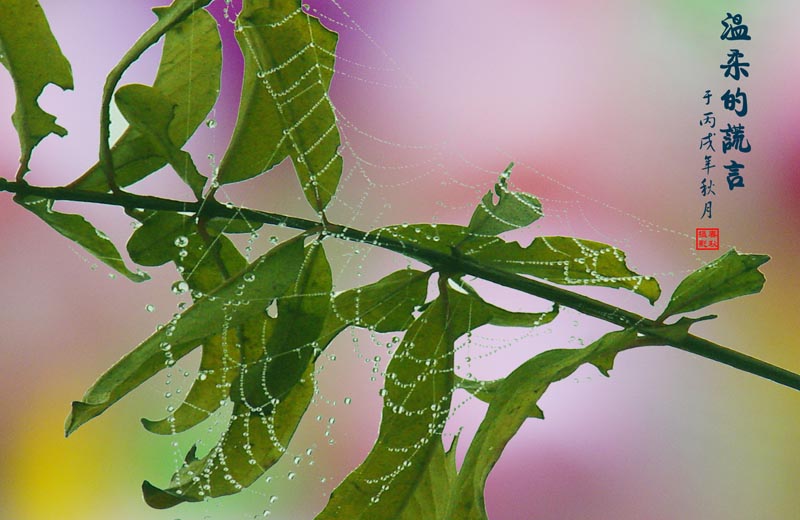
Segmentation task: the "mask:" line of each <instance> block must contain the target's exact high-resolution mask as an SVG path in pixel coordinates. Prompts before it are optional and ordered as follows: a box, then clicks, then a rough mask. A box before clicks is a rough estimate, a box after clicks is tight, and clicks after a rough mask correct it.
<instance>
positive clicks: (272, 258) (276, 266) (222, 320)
mask: <svg viewBox="0 0 800 520" xmlns="http://www.w3.org/2000/svg"><path fill="white" fill-rule="evenodd" d="M302 244H303V241H302V237H298V238H295V239H293V240H290V241H288V242H285V243H283V244H281V245H279V246H276V247H275V248H274V249H271V250H270V251H268V252H267V253H266V254H265V255H263V256H261V257H260V258H259V259H257V260H256V261H255V262H253V263H252V264H250V265H249V266H248V267H247V269H245V270H244V271H242V272H241V273H239V274H238V275H237V276H235V277H233V278H231V279H229V280H228V281H227V282H225V283H224V284H223V285H221V286H220V287H219V288H217V289H216V290H214V291H212V292H211V293H209V294H207V295H205V296H204V297H203V298H201V299H200V300H198V301H197V302H196V303H195V304H194V305H192V306H191V307H189V308H188V309H187V310H186V311H184V312H183V313H182V314H181V315H180V317H179V318H178V319H174V320H173V321H171V322H170V323H169V324H168V326H166V327H164V328H162V329H161V330H159V331H157V332H156V333H155V334H153V335H152V336H150V337H149V338H148V339H146V340H145V341H144V342H143V343H141V344H140V345H139V346H138V347H136V348H135V349H134V350H132V351H131V352H129V353H128V354H126V355H125V356H124V357H123V358H122V359H121V360H120V361H118V362H117V363H116V364H115V365H114V366H113V367H111V368H110V369H109V370H108V371H107V372H106V373H105V374H103V375H102V376H101V377H100V379H98V380H97V382H96V383H95V384H94V385H92V387H91V388H89V390H87V391H86V394H84V396H83V401H82V402H74V403H73V407H72V413H71V414H70V416H69V418H68V419H67V424H66V432H67V435H69V434H70V433H72V432H73V431H75V430H76V429H77V428H78V427H79V426H81V425H82V424H84V423H85V422H87V421H89V420H90V419H92V418H94V417H96V416H97V415H100V414H101V413H103V412H104V411H105V410H106V409H108V407H110V406H111V405H112V404H114V403H115V402H116V401H118V400H119V399H121V398H122V397H124V396H125V395H126V394H128V392H130V391H131V390H133V389H134V388H136V387H137V386H139V385H140V384H141V383H142V382H144V381H146V380H147V379H149V378H150V377H152V376H153V375H155V374H156V373H158V372H159V371H161V370H163V369H164V368H165V367H166V366H168V365H169V364H170V363H172V362H174V361H177V360H178V359H180V358H181V357H183V356H185V355H186V354H188V353H189V352H190V351H191V350H192V349H194V348H195V347H196V346H197V345H199V344H200V343H201V342H202V341H203V340H204V339H205V338H207V337H209V336H213V335H215V334H219V333H220V332H222V331H223V329H224V328H225V327H234V326H236V325H237V324H239V323H241V322H243V321H245V320H246V319H247V318H249V317H250V316H253V315H254V314H257V313H259V312H263V311H264V309H265V307H266V305H267V304H268V303H269V301H271V300H272V299H274V298H277V297H279V296H281V295H282V294H284V293H285V292H286V291H287V290H288V289H289V288H290V287H291V286H292V284H293V283H294V282H295V280H296V279H297V275H298V272H299V270H300V266H301V265H302V262H303V245H302Z"/></svg>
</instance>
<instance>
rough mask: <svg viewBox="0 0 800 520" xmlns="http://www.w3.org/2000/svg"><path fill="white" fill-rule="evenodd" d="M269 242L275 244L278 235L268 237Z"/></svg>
mask: <svg viewBox="0 0 800 520" xmlns="http://www.w3.org/2000/svg"><path fill="white" fill-rule="evenodd" d="M269 243H270V244H272V245H275V244H277V243H278V237H276V236H271V237H269Z"/></svg>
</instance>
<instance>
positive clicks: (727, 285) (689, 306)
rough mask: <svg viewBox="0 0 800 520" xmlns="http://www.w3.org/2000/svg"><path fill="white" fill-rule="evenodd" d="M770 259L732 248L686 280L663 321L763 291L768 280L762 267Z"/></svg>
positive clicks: (674, 295)
mask: <svg viewBox="0 0 800 520" xmlns="http://www.w3.org/2000/svg"><path fill="white" fill-rule="evenodd" d="M768 260H769V256H767V255H747V254H740V253H739V252H738V251H736V250H735V249H731V250H730V251H728V252H727V253H725V254H724V255H722V256H721V257H719V258H717V259H716V260H714V261H713V262H710V263H708V264H706V265H704V266H703V267H701V268H700V269H698V270H696V271H694V272H693V273H691V274H690V275H689V276H687V277H686V278H684V279H683V281H682V282H681V283H680V284H679V285H678V287H677V288H676V289H675V292H674V293H673V294H672V298H670V300H669V304H668V305H667V308H666V309H665V310H664V312H663V313H662V314H661V316H660V317H659V321H661V320H663V319H664V318H666V317H669V316H672V315H675V314H681V313H684V312H691V311H696V310H698V309H702V308H703V307H708V306H709V305H711V304H714V303H718V302H721V301H724V300H730V299H731V298H737V297H739V296H745V295H747V294H755V293H757V292H759V291H761V288H762V287H764V282H765V281H766V278H764V275H763V274H762V273H761V272H760V271H759V270H758V267H759V266H761V265H763V264H764V263H766V262H767V261H768Z"/></svg>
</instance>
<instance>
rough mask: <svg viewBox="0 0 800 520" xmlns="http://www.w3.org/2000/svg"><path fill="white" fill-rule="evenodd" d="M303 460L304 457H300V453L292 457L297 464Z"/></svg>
mask: <svg viewBox="0 0 800 520" xmlns="http://www.w3.org/2000/svg"><path fill="white" fill-rule="evenodd" d="M302 460H303V459H302V457H300V455H295V457H294V458H293V459H292V462H294V463H295V465H297V464H300V462H301V461H302Z"/></svg>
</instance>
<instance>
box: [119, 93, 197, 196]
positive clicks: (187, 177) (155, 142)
mask: <svg viewBox="0 0 800 520" xmlns="http://www.w3.org/2000/svg"><path fill="white" fill-rule="evenodd" d="M114 99H115V100H116V102H117V107H118V108H119V111H120V112H121V113H122V115H123V116H124V117H125V119H127V120H128V123H130V125H131V127H133V128H134V129H135V130H137V131H138V132H139V133H140V134H142V135H143V136H145V137H146V138H147V139H148V140H149V142H150V145H151V146H152V148H153V150H155V151H156V152H157V153H158V154H159V155H160V156H161V157H162V158H164V159H165V160H166V161H167V162H168V163H169V164H170V166H172V167H173V168H174V169H175V172H176V173H177V174H178V176H179V177H180V178H181V179H183V181H184V182H185V183H186V184H188V185H189V187H190V188H191V189H192V192H193V193H194V194H195V196H196V197H197V198H200V196H201V195H202V193H203V186H205V184H206V178H205V177H203V175H201V174H200V172H199V171H197V167H196V166H195V164H194V161H193V160H192V156H191V155H189V153H188V152H185V151H183V150H181V149H180V146H178V145H176V144H175V143H173V142H172V138H171V137H170V135H169V133H170V132H169V130H170V127H171V124H172V122H173V121H174V119H175V117H174V116H175V108H176V105H175V104H174V103H173V102H172V101H170V100H169V99H167V98H166V97H164V96H163V95H161V93H160V92H159V91H158V89H156V88H153V87H148V86H146V85H126V86H124V87H122V88H120V89H119V90H117V93H116V94H115V96H114Z"/></svg>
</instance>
